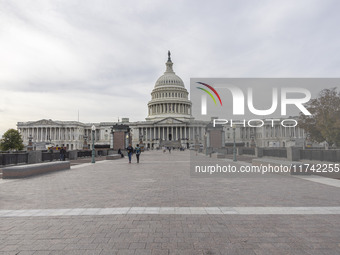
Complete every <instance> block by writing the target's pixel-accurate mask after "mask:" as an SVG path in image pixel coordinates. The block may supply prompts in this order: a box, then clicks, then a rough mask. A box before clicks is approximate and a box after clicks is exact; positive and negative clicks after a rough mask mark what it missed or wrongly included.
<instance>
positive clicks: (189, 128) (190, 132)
mask: <svg viewBox="0 0 340 255" xmlns="http://www.w3.org/2000/svg"><path fill="white" fill-rule="evenodd" d="M190 129H191V128H190V127H189V137H188V138H189V140H190V133H191V132H190Z"/></svg>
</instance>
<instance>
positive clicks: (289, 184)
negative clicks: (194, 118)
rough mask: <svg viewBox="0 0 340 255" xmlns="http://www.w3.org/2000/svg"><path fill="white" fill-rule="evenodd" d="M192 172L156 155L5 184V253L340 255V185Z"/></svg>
mask: <svg viewBox="0 0 340 255" xmlns="http://www.w3.org/2000/svg"><path fill="white" fill-rule="evenodd" d="M197 157H201V158H202V159H203V160H211V159H209V158H205V156H203V155H200V154H198V155H197ZM214 160H215V161H217V159H214ZM225 160H228V159H219V160H218V161H221V162H224V161H225ZM245 164H246V163H245ZM189 165H190V157H189V152H188V151H185V152H180V151H172V153H171V154H169V153H168V152H167V153H163V152H161V151H155V152H145V153H143V154H142V156H141V163H140V164H137V163H136V160H135V158H134V160H133V163H132V164H128V163H127V159H126V158H125V159H121V160H112V161H100V162H97V163H96V164H90V163H87V164H82V165H75V166H73V167H72V169H71V170H67V171H61V172H55V173H51V174H46V175H41V176H36V177H31V178H25V179H20V180H0V255H1V254H20V255H22V254H137V255H138V254H157V255H158V254H160V255H161V254H185V255H186V254H210V255H212V254H231V255H233V254H256V255H262V254H263V255H264V254H270V255H272V254H274V255H276V254H278V255H280V254H320V255H327V254H340V187H339V185H338V183H337V182H338V180H332V181H328V180H327V179H325V178H322V177H321V178H320V177H317V178H315V177H313V176H312V177H308V176H307V177H294V176H287V175H279V174H273V176H271V178H250V177H249V178H244V177H243V178H192V177H190V173H189Z"/></svg>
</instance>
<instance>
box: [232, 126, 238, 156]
mask: <svg viewBox="0 0 340 255" xmlns="http://www.w3.org/2000/svg"><path fill="white" fill-rule="evenodd" d="M235 129H236V128H235V127H233V137H234V147H233V154H234V157H233V161H237V159H236V136H235Z"/></svg>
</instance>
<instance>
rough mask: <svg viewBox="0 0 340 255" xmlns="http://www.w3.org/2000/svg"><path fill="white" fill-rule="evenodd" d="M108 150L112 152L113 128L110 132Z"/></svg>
mask: <svg viewBox="0 0 340 255" xmlns="http://www.w3.org/2000/svg"><path fill="white" fill-rule="evenodd" d="M110 149H111V150H113V126H112V127H111V132H110Z"/></svg>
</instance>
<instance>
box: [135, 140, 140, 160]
mask: <svg viewBox="0 0 340 255" xmlns="http://www.w3.org/2000/svg"><path fill="white" fill-rule="evenodd" d="M135 152H136V158H137V163H139V156H140V154H141V149H140V147H139V144H137V145H136V148H135Z"/></svg>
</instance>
